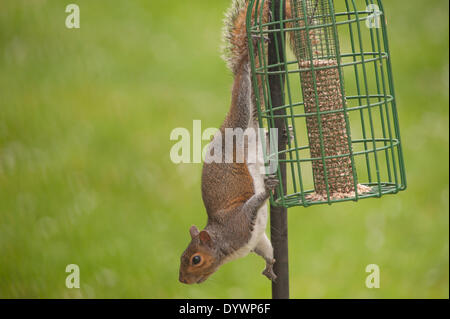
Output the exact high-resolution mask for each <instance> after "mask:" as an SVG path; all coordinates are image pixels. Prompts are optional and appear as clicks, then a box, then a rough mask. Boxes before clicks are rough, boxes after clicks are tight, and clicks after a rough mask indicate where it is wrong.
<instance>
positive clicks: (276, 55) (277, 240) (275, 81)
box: [268, 0, 289, 299]
mask: <svg viewBox="0 0 450 319" xmlns="http://www.w3.org/2000/svg"><path fill="white" fill-rule="evenodd" d="M272 1H273V5H274V6H273V8H274V10H273V12H272V14H273V21H281V12H280V0H272ZM283 6H286V3H285V2H284V1H283ZM283 12H285V8H283ZM283 17H284V14H283ZM270 29H281V22H280V25H276V24H275V25H271V26H270ZM281 37H285V35H284V34H281V32H271V33H270V35H269V40H270V42H269V48H268V62H269V65H280V66H278V67H273V68H271V69H270V71H285V70H284V67H283V66H281V65H282V64H283V63H284V52H283V43H285V41H282V38H281ZM284 82H285V75H284V74H282V75H280V74H271V75H270V76H269V86H270V96H271V100H272V108H274V107H277V106H281V105H284V97H283V92H284ZM274 114H275V115H286V111H285V109H282V110H277V111H274ZM274 121H275V126H276V127H277V128H278V146H279V149H285V148H286V145H285V144H284V145H282V144H281V143H282V142H283V141H282V135H283V132H284V131H285V129H286V124H285V121H284V117H280V118H278V117H277V118H276V119H275V120H274ZM280 159H281V160H283V159H286V154H285V153H283V154H281V155H280ZM279 169H280V173H281V176H282V179H281V181H280V182H282V183H283V189H286V163H285V162H280V163H279ZM274 199H276V198H274ZM270 236H271V241H272V245H273V249H274V258H275V260H276V263H275V265H274V272H275V274H276V275H277V280H276V281H275V282H273V283H272V298H273V299H289V260H288V219H287V208H284V207H274V206H272V205H271V206H270Z"/></svg>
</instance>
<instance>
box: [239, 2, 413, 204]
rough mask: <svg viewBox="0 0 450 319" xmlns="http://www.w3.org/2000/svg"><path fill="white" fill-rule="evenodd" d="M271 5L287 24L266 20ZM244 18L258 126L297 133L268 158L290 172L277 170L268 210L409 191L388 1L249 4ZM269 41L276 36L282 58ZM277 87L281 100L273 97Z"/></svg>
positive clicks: (272, 9)
mask: <svg viewBox="0 0 450 319" xmlns="http://www.w3.org/2000/svg"><path fill="white" fill-rule="evenodd" d="M275 4H276V5H277V6H278V5H279V6H280V7H278V8H275V7H274V6H275ZM265 6H269V8H270V10H271V12H275V11H276V12H279V13H280V14H279V15H277V16H279V17H280V18H279V19H276V20H275V19H274V18H273V15H270V17H269V19H267V18H264V17H263V14H264V10H263V9H264V8H265ZM247 12H248V13H247V33H248V45H249V48H250V61H251V68H252V76H253V84H254V91H255V99H256V106H257V110H258V118H259V124H260V126H261V127H265V128H267V129H270V128H277V127H279V123H280V121H282V123H283V124H284V125H283V126H284V127H286V128H290V131H291V135H292V137H291V138H288V142H287V145H286V147H284V146H283V147H282V148H280V149H278V150H276V151H274V152H273V153H270V152H269V151H267V154H265V155H266V159H273V158H276V159H278V164H277V165H278V167H280V165H283V168H284V167H285V169H286V171H285V172H284V173H283V172H282V171H281V170H280V169H278V171H277V173H278V177H279V179H280V181H281V183H280V186H279V187H278V189H277V190H276V194H275V195H274V196H272V197H271V204H272V205H273V206H281V207H285V208H288V207H292V206H305V207H307V206H311V205H315V204H322V203H328V204H332V203H335V202H343V201H358V200H360V199H364V198H372V197H381V196H383V195H385V194H395V193H398V192H399V191H401V190H404V189H405V188H406V177H405V169H404V164H403V155H402V148H401V147H402V145H401V140H400V130H399V123H398V115H397V109H396V100H395V94H394V85H393V79H392V71H391V61H390V54H389V47H388V39H387V33H386V18H385V15H384V10H383V6H382V3H381V1H379V0H378V1H375V0H370V1H369V0H334V1H333V0H290V1H289V0H280V1H270V0H249V9H248V11H247ZM255 39H259V41H255ZM263 39H269V42H270V41H273V39H276V43H275V44H276V45H275V46H276V49H277V50H276V54H275V58H273V56H274V55H273V54H270V52H268V50H269V49H268V48H269V47H270V45H268V44H267V41H263ZM272 44H273V43H272ZM272 46H274V45H272ZM271 57H272V58H271ZM274 86H275V87H276V88H277V90H280V96H281V103H280V101H278V102H277V103H274V101H273V90H274ZM271 92H272V94H271ZM277 100H279V99H277ZM277 123H278V124H277ZM265 153H266V152H265Z"/></svg>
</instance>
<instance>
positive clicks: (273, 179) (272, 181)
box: [264, 175, 280, 192]
mask: <svg viewBox="0 0 450 319" xmlns="http://www.w3.org/2000/svg"><path fill="white" fill-rule="evenodd" d="M279 184H280V181H279V180H278V178H277V176H276V175H268V176H265V177H264V186H265V188H266V191H268V192H271V191H273V190H274V189H275V188H277V187H278V185H279Z"/></svg>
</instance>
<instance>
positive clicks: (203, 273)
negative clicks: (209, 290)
mask: <svg viewBox="0 0 450 319" xmlns="http://www.w3.org/2000/svg"><path fill="white" fill-rule="evenodd" d="M189 232H190V234H191V239H192V240H191V242H190V244H189V246H188V247H187V248H186V250H185V251H184V253H183V255H182V256H181V265H180V282H182V283H184V284H194V283H197V284H199V283H202V282H204V281H205V280H206V279H208V277H209V276H211V275H212V274H213V273H214V272H215V271H216V270H217V269H218V268H219V266H220V261H219V260H218V257H217V252H216V249H215V248H214V246H215V245H214V241H213V239H212V238H211V236H210V234H209V233H208V231H207V230H202V231H199V230H198V228H197V227H195V226H192V227H191V228H190V230H189Z"/></svg>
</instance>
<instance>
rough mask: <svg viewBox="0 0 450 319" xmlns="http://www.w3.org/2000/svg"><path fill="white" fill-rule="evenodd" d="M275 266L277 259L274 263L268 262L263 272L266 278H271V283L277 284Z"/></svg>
mask: <svg viewBox="0 0 450 319" xmlns="http://www.w3.org/2000/svg"><path fill="white" fill-rule="evenodd" d="M273 264H275V259H273V260H272V262H266V268H265V269H264V271H263V272H262V274H263V275H264V276H266V277H267V278H269V279H270V280H271V281H273V282H275V281H276V280H277V275H275V273H274V272H273Z"/></svg>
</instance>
